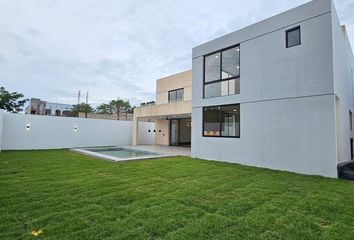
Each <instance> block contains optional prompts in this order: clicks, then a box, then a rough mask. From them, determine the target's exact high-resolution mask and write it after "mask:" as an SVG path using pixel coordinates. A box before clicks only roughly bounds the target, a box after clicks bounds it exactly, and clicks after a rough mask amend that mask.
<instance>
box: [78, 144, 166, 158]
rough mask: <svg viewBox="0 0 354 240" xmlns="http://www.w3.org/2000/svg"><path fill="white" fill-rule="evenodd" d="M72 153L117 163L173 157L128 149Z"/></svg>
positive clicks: (96, 149) (91, 150)
mask: <svg viewBox="0 0 354 240" xmlns="http://www.w3.org/2000/svg"><path fill="white" fill-rule="evenodd" d="M72 151H74V152H78V153H81V154H85V155H89V156H93V157H98V158H102V159H106V160H111V161H116V162H119V161H126V160H138V159H148V158H158V157H167V156H171V155H166V154H161V153H157V152H149V151H142V150H137V149H131V148H126V147H101V148H80V149H72Z"/></svg>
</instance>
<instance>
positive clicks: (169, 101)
mask: <svg viewBox="0 0 354 240" xmlns="http://www.w3.org/2000/svg"><path fill="white" fill-rule="evenodd" d="M179 90H183V96H182V99H181V100H180V101H177V99H178V98H177V91H179ZM171 92H176V99H175V101H173V102H171V98H170V93H171ZM183 100H184V88H177V89H173V90H169V91H168V103H175V102H182V101H183Z"/></svg>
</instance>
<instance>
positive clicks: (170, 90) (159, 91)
mask: <svg viewBox="0 0 354 240" xmlns="http://www.w3.org/2000/svg"><path fill="white" fill-rule="evenodd" d="M191 112H192V71H190V70H189V71H185V72H181V73H178V74H174V75H172V76H168V77H165V78H162V79H159V80H157V81H156V103H155V104H153V105H148V106H142V107H138V108H135V109H134V116H133V138H132V139H133V142H132V144H133V145H137V144H139V142H138V134H137V133H138V123H139V122H141V121H153V122H155V129H153V130H151V131H154V132H155V144H158V145H172V146H190V145H191V124H192V123H191Z"/></svg>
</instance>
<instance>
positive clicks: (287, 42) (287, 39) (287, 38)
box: [285, 25, 301, 48]
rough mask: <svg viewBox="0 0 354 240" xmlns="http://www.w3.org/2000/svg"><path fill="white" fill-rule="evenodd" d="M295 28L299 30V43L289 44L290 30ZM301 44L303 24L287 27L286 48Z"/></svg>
mask: <svg viewBox="0 0 354 240" xmlns="http://www.w3.org/2000/svg"><path fill="white" fill-rule="evenodd" d="M295 30H299V44H296V45H292V46H289V32H292V31H295ZM300 45H301V26H300V25H299V26H296V27H293V28H290V29H287V30H286V31H285V46H286V48H292V47H296V46H300Z"/></svg>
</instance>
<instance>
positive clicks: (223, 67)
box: [204, 45, 240, 98]
mask: <svg viewBox="0 0 354 240" xmlns="http://www.w3.org/2000/svg"><path fill="white" fill-rule="evenodd" d="M239 93H240V46H239V45H237V46H234V47H231V48H227V49H224V50H220V51H218V52H216V53H212V54H209V55H206V56H204V98H211V97H220V96H227V95H233V94H239Z"/></svg>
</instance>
